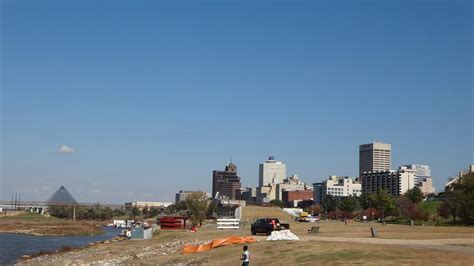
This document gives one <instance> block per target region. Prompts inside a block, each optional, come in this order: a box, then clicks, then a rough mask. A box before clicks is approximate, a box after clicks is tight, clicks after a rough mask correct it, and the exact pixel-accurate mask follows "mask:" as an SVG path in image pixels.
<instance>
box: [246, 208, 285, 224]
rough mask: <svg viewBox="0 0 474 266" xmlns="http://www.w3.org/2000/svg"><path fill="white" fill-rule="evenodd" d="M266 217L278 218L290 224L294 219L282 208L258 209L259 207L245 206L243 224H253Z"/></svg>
mask: <svg viewBox="0 0 474 266" xmlns="http://www.w3.org/2000/svg"><path fill="white" fill-rule="evenodd" d="M265 217H276V218H278V219H279V220H280V222H285V223H286V222H289V221H291V220H293V219H292V217H291V215H289V214H287V213H285V212H284V211H282V210H281V209H280V208H275V207H258V206H245V207H244V208H243V209H242V219H241V221H242V222H245V223H251V222H254V221H255V220H257V219H258V218H265Z"/></svg>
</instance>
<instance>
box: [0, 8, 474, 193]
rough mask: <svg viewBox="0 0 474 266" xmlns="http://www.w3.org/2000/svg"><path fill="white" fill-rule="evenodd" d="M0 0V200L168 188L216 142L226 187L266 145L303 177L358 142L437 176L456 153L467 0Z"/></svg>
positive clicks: (464, 119)
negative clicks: (228, 171)
mask: <svg viewBox="0 0 474 266" xmlns="http://www.w3.org/2000/svg"><path fill="white" fill-rule="evenodd" d="M1 8H2V13H1V25H2V28H1V30H2V32H1V33H2V36H1V49H2V50H1V51H2V58H1V64H2V65H1V75H2V83H1V100H2V101H1V107H2V109H1V119H2V124H1V127H2V137H1V140H2V142H1V144H2V154H1V155H2V158H1V159H2V160H1V162H2V164H1V181H2V182H1V183H0V184H1V189H0V193H1V195H0V198H2V199H10V197H11V193H14V192H17V193H21V194H22V198H24V199H32V200H46V199H47V198H48V197H49V196H50V195H51V194H52V193H53V192H54V190H55V189H57V188H59V186H61V185H65V186H66V187H67V188H68V190H69V191H70V192H71V193H72V194H73V195H74V196H75V197H76V198H77V199H78V200H79V201H84V202H96V201H100V202H125V201H131V200H172V199H173V196H174V193H175V192H177V191H178V190H181V189H184V190H194V189H196V190H198V189H200V190H205V191H210V190H211V175H212V170H214V169H223V168H224V166H225V164H226V163H227V161H228V160H229V158H230V156H231V155H232V156H233V161H234V162H235V163H236V164H237V166H238V170H239V174H240V175H241V176H242V182H243V185H244V186H255V185H257V183H258V182H257V180H258V164H259V163H261V162H262V161H264V160H265V159H266V158H267V157H268V156H269V155H273V156H275V158H277V159H280V160H283V161H284V162H285V163H287V168H288V175H290V174H292V173H295V174H298V175H299V176H300V177H301V178H302V179H303V180H304V181H306V182H311V183H312V182H317V181H320V180H322V179H324V178H326V177H327V176H329V175H332V174H334V175H350V176H355V175H357V173H358V145H359V144H362V143H369V142H371V141H373V140H381V141H384V142H387V143H391V144H392V154H393V155H392V166H393V167H398V166H399V165H401V164H409V163H416V164H428V165H430V166H431V169H432V175H433V177H434V181H435V184H436V186H437V189H438V190H440V189H441V187H442V185H443V184H444V183H445V181H446V179H447V178H448V177H450V176H452V175H455V174H456V173H457V172H458V171H459V170H461V169H463V168H466V167H467V166H468V164H470V163H472V162H473V161H474V158H473V152H472V151H473V149H474V146H473V138H474V135H473V129H472V125H473V114H474V113H473V108H472V100H473V93H472V92H473V83H472V81H473V80H472V73H473V72H472V71H473V69H472V60H473V54H472V32H473V31H472V26H473V25H472V2H471V1H448V0H446V1H403V0H400V1H296V2H295V1H272V2H270V1H200V2H196V1H88V0H85V1H67V3H65V1H13V0H5V1H2V2H1ZM61 145H65V146H67V147H69V148H71V149H73V151H74V152H69V153H60V152H58V149H59V147H60V146H61ZM67 147H66V148H67ZM63 148H64V147H63ZM66 150H67V149H66ZM71 151H72V150H71Z"/></svg>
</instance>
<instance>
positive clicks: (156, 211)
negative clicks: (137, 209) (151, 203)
mask: <svg viewBox="0 0 474 266" xmlns="http://www.w3.org/2000/svg"><path fill="white" fill-rule="evenodd" d="M159 213H160V210H159V209H157V208H151V209H150V211H149V212H148V218H151V217H156V216H158V214H159Z"/></svg>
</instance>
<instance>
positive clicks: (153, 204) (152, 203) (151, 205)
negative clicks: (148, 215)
mask: <svg viewBox="0 0 474 266" xmlns="http://www.w3.org/2000/svg"><path fill="white" fill-rule="evenodd" d="M171 204H173V203H172V202H159V201H135V202H126V203H125V210H127V211H129V210H131V209H132V208H133V207H137V208H138V209H139V210H143V208H145V207H147V208H166V207H168V206H169V205H171Z"/></svg>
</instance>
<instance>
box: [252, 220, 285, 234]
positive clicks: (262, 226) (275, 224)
mask: <svg viewBox="0 0 474 266" xmlns="http://www.w3.org/2000/svg"><path fill="white" fill-rule="evenodd" d="M284 229H290V225H289V224H281V223H280V221H279V220H278V219H277V218H264V219H258V220H257V221H256V222H255V223H253V224H252V226H251V227H250V232H251V233H252V235H255V234H257V233H261V234H266V235H267V236H268V235H271V233H272V232H273V231H279V230H284Z"/></svg>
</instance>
